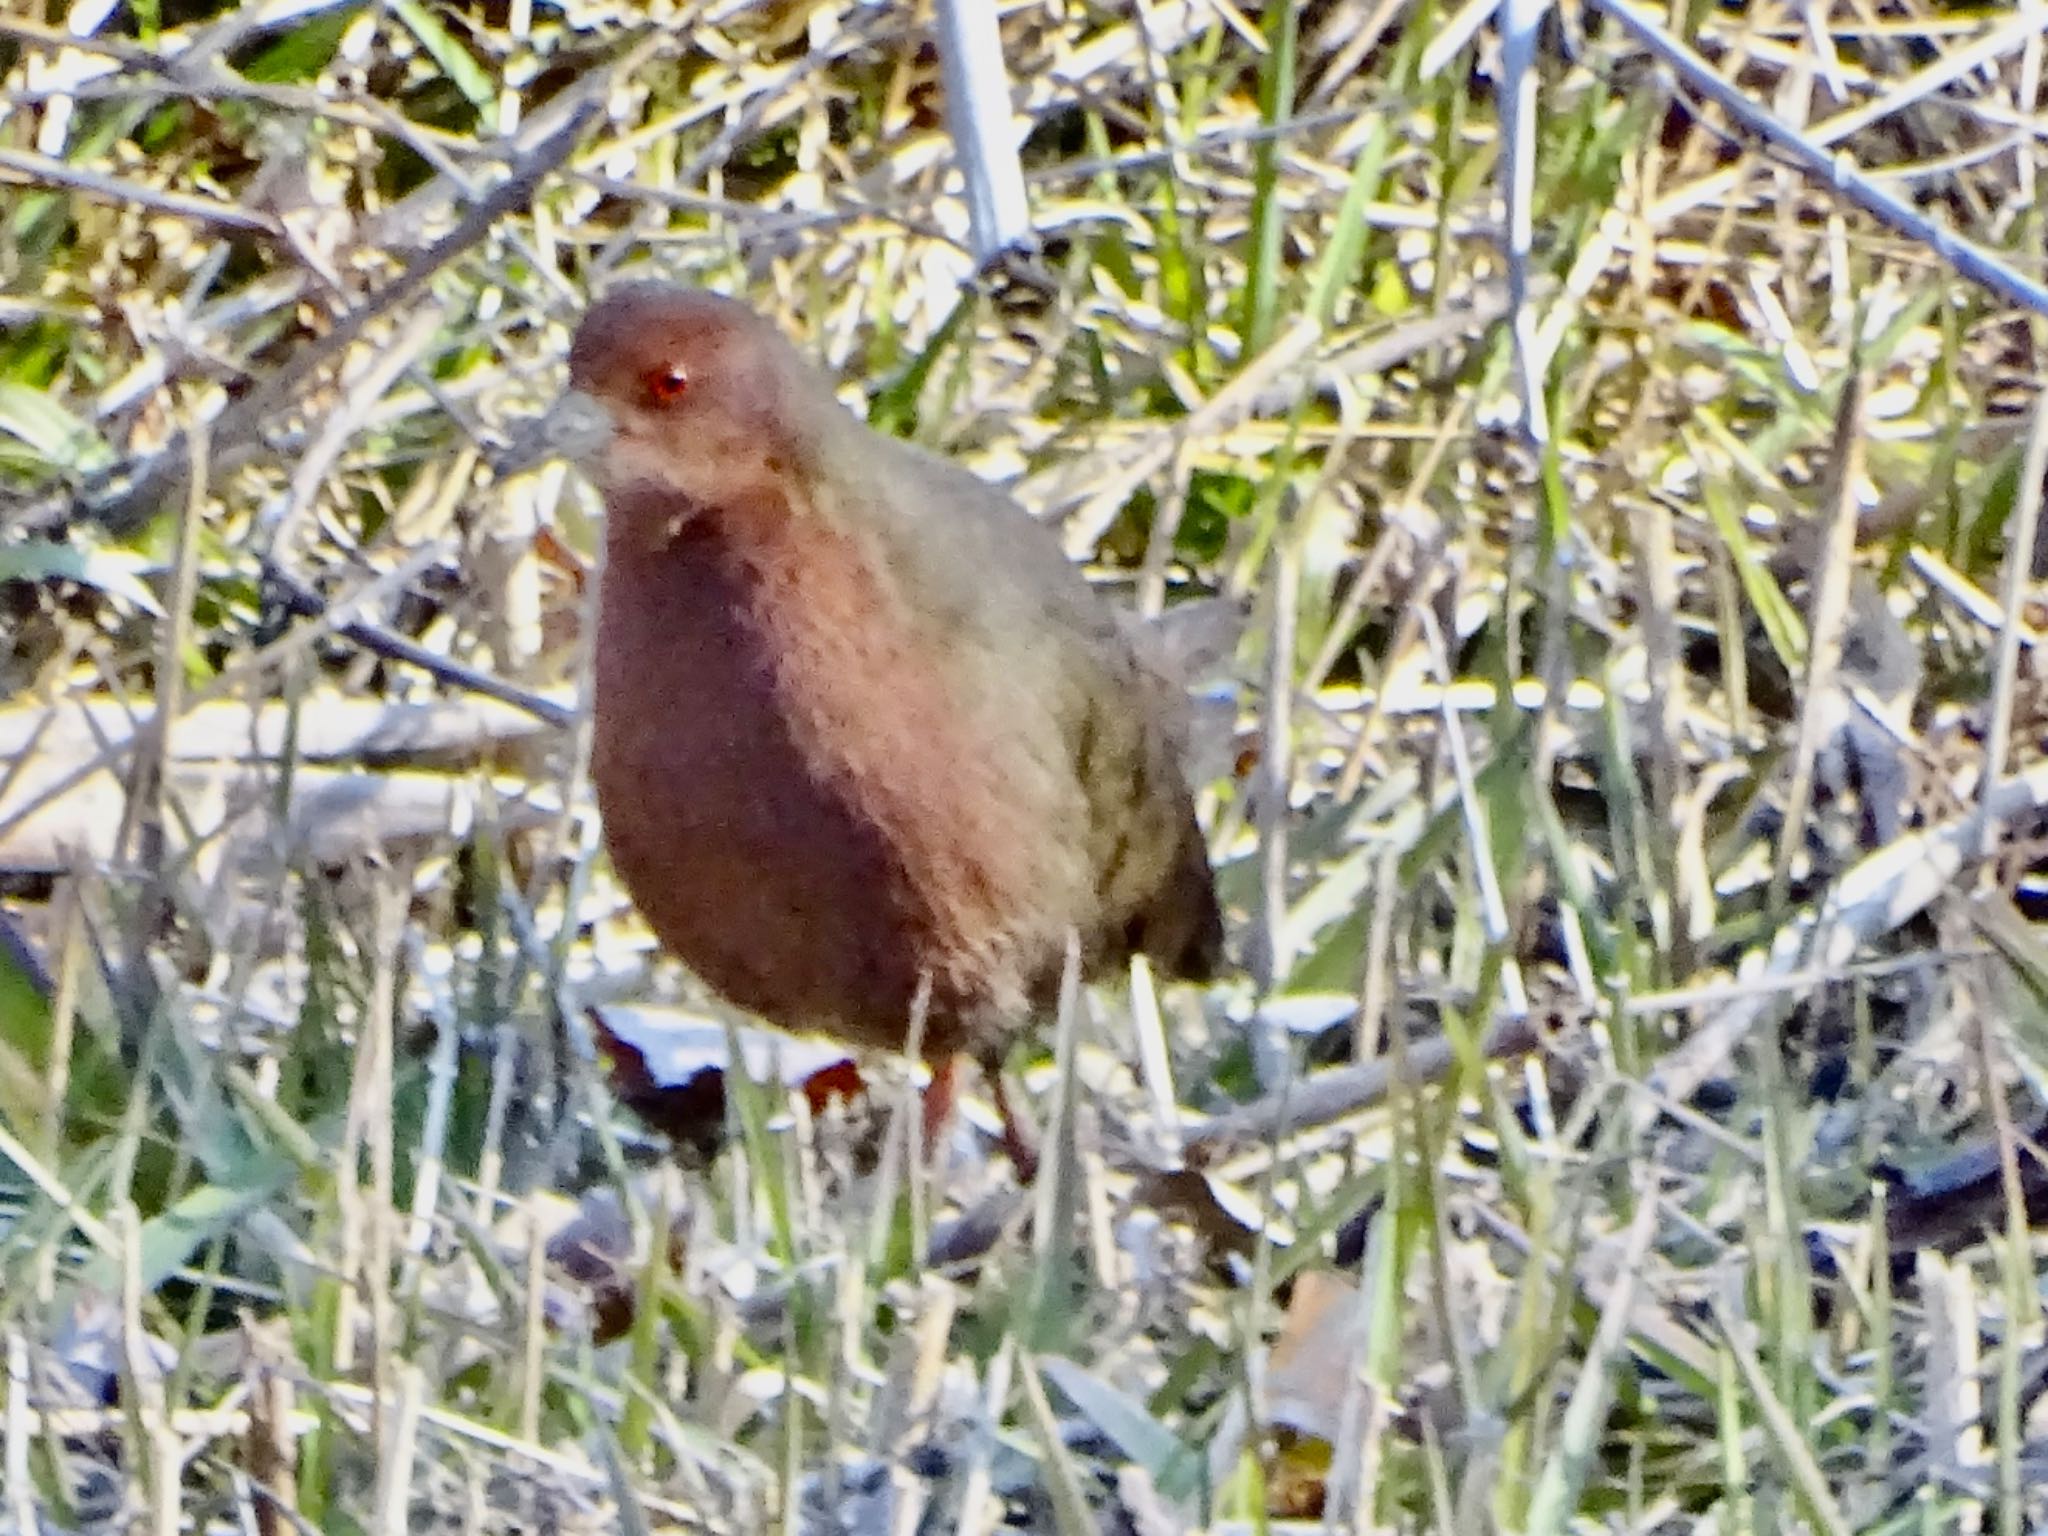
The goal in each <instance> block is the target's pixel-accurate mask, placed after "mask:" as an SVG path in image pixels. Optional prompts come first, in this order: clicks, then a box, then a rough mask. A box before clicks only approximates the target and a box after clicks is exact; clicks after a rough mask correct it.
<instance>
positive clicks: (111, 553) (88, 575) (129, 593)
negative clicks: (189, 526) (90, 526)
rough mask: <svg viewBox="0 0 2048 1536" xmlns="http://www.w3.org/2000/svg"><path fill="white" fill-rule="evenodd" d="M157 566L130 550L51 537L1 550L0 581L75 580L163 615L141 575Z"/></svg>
mask: <svg viewBox="0 0 2048 1536" xmlns="http://www.w3.org/2000/svg"><path fill="white" fill-rule="evenodd" d="M154 569H156V563H155V562H154V561H151V560H149V559H147V558H146V557H144V556H141V555H137V554H134V553H131V552H130V551H128V550H120V549H81V548H80V547H79V546H78V545H76V544H59V543H56V542H54V541H52V540H49V539H29V540H26V541H24V542H23V543H20V544H15V545H12V546H10V547H8V548H6V549H0V581H54V580H64V581H76V582H80V583H82V584H83V585H85V586H88V587H97V588H98V589H99V590H100V591H102V592H104V593H106V594H107V595H108V596H109V597H118V598H121V599H123V600H124V601H126V602H129V603H132V604H134V605H135V606H136V607H137V608H140V609H141V610H142V611H143V612H144V613H148V614H154V615H156V616H157V617H159V618H161V617H162V616H163V611H164V610H163V605H162V604H161V603H159V602H158V601H157V600H156V594H155V593H154V592H152V591H150V590H149V587H148V586H147V585H146V584H145V583H144V582H143V581H142V579H141V576H140V574H139V573H140V572H143V571H148V570H154Z"/></svg>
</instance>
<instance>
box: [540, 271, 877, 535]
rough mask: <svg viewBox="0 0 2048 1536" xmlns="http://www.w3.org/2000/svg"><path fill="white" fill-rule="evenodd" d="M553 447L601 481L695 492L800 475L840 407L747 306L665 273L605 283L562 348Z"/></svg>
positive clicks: (703, 496) (703, 495)
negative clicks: (565, 377)
mask: <svg viewBox="0 0 2048 1536" xmlns="http://www.w3.org/2000/svg"><path fill="white" fill-rule="evenodd" d="M569 386H570V388H569V393H568V395H567V396H565V397H564V399H563V401H562V404H561V405H560V406H559V407H558V408H557V410H556V413H555V415H556V418H557V421H556V427H555V430H554V432H553V434H552V435H553V440H554V446H555V447H556V448H557V450H558V451H560V452H563V453H565V454H567V455H568V456H570V457H571V458H575V459H577V460H579V461H580V462H581V463H582V464H583V466H584V467H585V469H586V470H587V471H588V472H589V473H590V475H591V477H592V478H593V479H594V480H595V481H596V482H597V484H598V486H599V488H600V489H602V490H604V491H606V492H607V493H611V492H614V491H632V490H634V489H636V488H649V489H652V488H660V489H663V490H666V491H672V492H679V493H681V494H682V495H683V496H685V497H688V498H689V499H690V500H692V501H696V502H711V501H715V500H716V499H717V498H718V497H719V496H720V495H721V494H722V493H725V494H729V493H730V492H731V491H732V490H734V489H735V488H737V487H741V486H744V485H746V484H748V483H750V482H753V481H754V480H756V479H757V477H762V476H771V477H772V476H786V475H789V474H792V473H796V474H801V473H803V472H804V471H805V468H806V466H807V465H808V464H809V463H811V462H812V461H813V460H814V458H815V455H816V446H817V440H818V438H819V435H820V434H821V433H822V432H824V431H825V430H827V429H828V426H829V423H830V420H831V418H832V417H833V416H835V415H837V414H839V413H838V406H837V403H836V401H834V400H833V398H832V395H831V392H830V388H829V386H827V385H826V384H825V383H824V381H823V380H822V378H821V377H820V376H818V375H817V374H816V373H815V372H814V371H813V370H812V369H811V368H810V366H809V365H808V364H806V363H805V362H804V360H803V359H802V358H801V357H800V356H799V355H798V354H797V352H796V349H795V348H794V347H792V346H791V345H790V343H789V342H788V340H787V339H785V338H784V337H783V335H782V334H781V332H779V331H778V330H776V329H775V327H774V326H772V325H771V324H769V322H767V321H766V320H763V319H762V318H761V317H760V316H759V315H756V314H755V313H754V312H753V311H752V310H750V309H748V308H747V307H746V306H745V305H743V304H739V303H736V302H734V301H733V300H731V299H727V298H722V297H720V296H719V295H718V294H715V293H706V292H703V291H701V290H697V289H689V288H680V287H677V286H675V285H673V284H670V283H660V282H639V283H629V284H623V285H621V286H619V287H616V288H614V289H613V290H612V291H611V292H610V293H608V294H607V295H606V296H605V297H604V299H603V300H602V301H601V302H600V303H598V304H597V306H596V307H595V308H593V309H592V310H591V311H590V313H589V314H588V315H586V316H585V317H584V320H583V324H582V325H581V326H579V327H578V328H577V331H576V339H575V341H574V343H573V344H572V345H571V347H570V349H569Z"/></svg>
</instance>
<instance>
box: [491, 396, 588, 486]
mask: <svg viewBox="0 0 2048 1536" xmlns="http://www.w3.org/2000/svg"><path fill="white" fill-rule="evenodd" d="M612 427H613V423H612V413H611V412H610V410H608V409H607V408H606V406H605V403H604V402H603V401H602V400H600V399H598V398H597V397H596V396H595V395H587V394H585V393H584V392H583V391H582V390H580V389H571V390H567V391H565V392H564V393H563V395H562V398H561V399H559V400H557V401H556V402H555V403H554V404H553V405H551V406H549V407H548V409H547V413H546V414H545V415H543V416H542V417H540V418H539V419H538V420H534V419H533V418H530V417H529V418H528V419H527V422H526V424H525V425H524V426H522V427H521V428H520V429H519V431H518V433H517V434H516V436H515V437H514V439H513V442H512V444H511V446H510V447H509V448H507V449H506V450H505V452H504V453H503V454H502V455H500V457H499V458H498V459H497V461H496V463H495V464H494V466H493V467H494V468H495V469H496V470H497V473H498V478H499V479H500V480H505V479H510V478H511V477H512V476H513V475H521V474H525V473H526V472H527V471H528V470H533V469H538V468H540V466H541V465H542V464H545V463H546V462H548V460H550V459H570V460H573V461H575V462H576V463H579V464H582V465H585V466H589V465H591V464H593V463H595V462H596V460H597V458H598V456H599V455H600V454H602V453H603V452H604V449H605V445H606V444H607V443H609V442H610V441H611V438H612Z"/></svg>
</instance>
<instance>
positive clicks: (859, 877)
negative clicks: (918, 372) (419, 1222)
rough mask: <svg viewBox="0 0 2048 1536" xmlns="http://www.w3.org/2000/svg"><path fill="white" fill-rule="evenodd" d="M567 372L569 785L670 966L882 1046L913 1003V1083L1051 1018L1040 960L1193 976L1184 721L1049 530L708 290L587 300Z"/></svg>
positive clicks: (789, 1022) (1203, 880)
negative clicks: (576, 720)
mask: <svg viewBox="0 0 2048 1536" xmlns="http://www.w3.org/2000/svg"><path fill="white" fill-rule="evenodd" d="M569 377H570V384H571V394H570V396H569V397H568V399H567V400H566V401H565V406H566V408H567V414H568V416H569V417H570V418H571V419H572V420H574V421H576V422H577V423H579V424H580V425H579V428H578V429H577V430H576V431H574V432H573V433H572V434H571V435H572V436H575V437H577V438H580V441H579V442H577V443H576V444H575V445H574V446H573V447H572V450H571V451H573V452H576V453H577V456H578V457H580V458H582V459H583V461H584V463H585V465H586V467H587V468H588V470H589V472H590V474H591V476H592V478H593V480H594V481H595V483H596V485H597V486H598V488H599V489H600V490H601V491H602V493H603V496H604V502H605V514H606V523H607V528H606V535H605V547H606V555H605V567H604V573H603V578H602V587H601V591H600V598H599V617H598V626H597V639H596V647H597V649H596V700H595V716H596V718H595V733H594V741H593V747H592V757H591V776H592V778H593V780H594V782H595V784H596V788H597V795H598V804H599V807H600V809H601V811H602V813H603V818H604V830H605V844H606V847H607V848H608V850H609V851H610V854H611V858H612V863H613V865H614V867H615V868H616V869H617V871H618V873H619V875H620V877H621V878H622V879H623V880H624V882H625V885H626V888H627V890H628V891H629V892H630V893H631V894H632V897H633V900H634V901H635V903H636V904H637V905H638V906H639V908H640V911H641V913H642V914H643V915H644V916H645V917H646V919H647V921H648V923H649V924H650V925H651V926H652V927H653V929H654V931H655V933H656V934H657V935H658V936H659V937H660V939H661V941H662V942H663V943H664V944H665V945H666V946H667V947H668V948H669V949H670V950H671V951H672V952H673V953H674V954H675V955H676V956H677V957H678V958H679V959H681V960H682V961H683V962H684V963H685V964H686V965H687V966H689V968H690V969H691V970H692V971H694V972H695V973H696V974H697V975H698V976H699V977H700V978H701V979H702V980H704V981H705V982H706V983H708V984H709V985H710V986H711V987H712V988H714V989H715V990H716V991H717V992H719V993H720V994H722V995H723V996H724V997H725V998H726V999H727V1000H728V1001H729V1002H731V1003H733V1004H735V1005H737V1006H738V1007H740V1008H743V1009H746V1010H748V1011H749V1012H752V1013H754V1014H757V1015H759V1016H760V1017H761V1018H763V1019H765V1020H767V1021H768V1022H770V1023H773V1024H776V1025H779V1026H782V1027H784V1028H787V1029H793V1030H809V1031H817V1032H820V1033H823V1034H827V1035H832V1036H836V1037H838V1038H840V1039H842V1040H844V1041H847V1042H849V1043H852V1044H858V1045H866V1046H881V1047H886V1048H888V1049H891V1050H901V1049H903V1048H904V1047H905V1045H906V1038H907V1032H908V1031H909V1029H910V1027H911V1019H912V1013H913V1009H914V1005H915V1002H916V999H917V997H918V994H919V991H920V988H921V986H923V985H924V984H926V983H928V984H929V994H928V1000H927V1010H926V1014H925V1020H924V1033H923V1038H922V1049H923V1054H924V1055H925V1057H926V1058H927V1059H928V1060H930V1061H931V1062H932V1063H933V1064H934V1067H935V1070H936V1071H937V1073H938V1075H939V1078H940V1080H941V1082H945V1081H946V1080H947V1077H948V1069H949V1068H950V1064H951V1062H952V1061H953V1059H954V1057H955V1056H956V1054H957V1053H959V1052H962V1051H965V1052H968V1053H970V1054H972V1055H974V1056H975V1057H977V1058H978V1059H979V1060H981V1061H982V1062H983V1063H985V1064H988V1065H990V1066H994V1065H996V1064H998V1063H999V1062H1000V1061H1001V1059H1002V1056H1003V1054H1004V1052H1005V1050H1006V1049H1007V1046H1008V1044H1009V1042H1010V1041H1011V1040H1012V1039H1013V1038H1014V1037H1015V1035H1016V1034H1017V1032H1018V1031H1019V1030H1020V1029H1022V1028H1023V1027H1024V1026H1025V1025H1026V1024H1027V1023H1028V1022H1029V1021H1030V1019H1031V1018H1032V1016H1033V1015H1034V1014H1043V1013H1044V1012H1045V1011H1047V1010H1048V1009H1049V1008H1050V1006H1051V1005H1052V1004H1053V1002H1054V1000H1055V998H1056V996H1057V992H1058V987H1059V982H1060V976H1061V972H1062V969H1063V966H1064V962H1065V953H1066V944H1067V935H1068V933H1069V931H1073V932H1076V933H1078V935H1079V942H1080V948H1081V957H1082V964H1083V967H1084V970H1085V972H1086V973H1087V974H1090V975H1094V974H1098V973H1102V972H1107V971H1110V970H1112V969H1113V968H1116V967H1119V966H1122V965H1124V964H1125V963H1126V962H1127V961H1128V960H1129V958H1130V957H1131V956H1132V955H1134V954H1144V955H1147V956H1149V957H1150V958H1151V959H1152V960H1153V961H1154V962H1155V963H1156V964H1157V965H1158V966H1159V967H1160V968H1161V969H1163V970H1164V971H1165V972H1166V973H1168V974H1170V975H1175V976H1181V977H1187V978H1191V979H1200V978H1204V977H1207V976H1208V975H1210V974H1211V973H1212V972H1213V970H1214V969H1215V967H1216V965H1217V964H1218V961H1219V959H1220V956H1221V951H1222V938H1223V926H1222V919H1221V916H1220V914H1219V912H1218V910H1217V904H1216V895H1215V889H1214V885H1213V883H1212V879H1211V875H1210V869H1209V860H1208V853H1207V849H1206V847H1205V845H1204V843H1203V839H1202V834H1201V829H1200V827H1199V826H1198V825H1197V824H1196V821H1195V815H1194V809H1193V804H1192V801H1191V798H1190V796H1189V792H1188V786H1187V782H1186V779H1185V777H1184V775H1183V771H1182V767H1181V754H1182V750H1183V715H1184V712H1185V703H1186V701H1185V696H1184V694H1183V692H1182V689H1181V686H1180V683H1179V682H1178V681H1177V680H1175V679H1173V678H1170V677H1168V676H1166V675H1165V670H1164V668H1163V667H1161V666H1159V665H1156V664H1155V663H1154V662H1152V661H1151V660H1149V659H1148V658H1147V656H1146V655H1145V654H1143V650H1142V645H1141V642H1140V640H1139V639H1137V638H1135V637H1134V633H1133V629H1132V627H1129V626H1126V625H1125V624H1124V623H1121V622H1120V621H1119V618H1118V615H1117V613H1116V612H1115V610H1114V609H1113V608H1112V607H1111V606H1110V605H1109V604H1108V603H1107V602H1106V601H1105V600H1104V599H1103V598H1102V597H1101V596H1100V595H1099V594H1098V593H1096V591H1095V590H1094V589H1093V588H1091V587H1090V586H1089V585H1088V583H1087V582H1086V581H1085V580H1084V579H1083V578H1082V576H1081V574H1080V573H1079V572H1078V571H1077V570H1076V569H1075V568H1074V567H1073V566H1072V565H1071V564H1069V563H1068V562H1067V560H1066V559H1065V558H1064V556H1063V555H1062V554H1061V552H1060V549H1059V546H1058V544H1057V542H1056V540H1055V539H1054V537H1053V534H1052V532H1051V531H1050V530H1049V529H1047V528H1046V527H1044V526H1043V525H1041V524H1040V523H1038V522H1037V521H1036V520H1034V519H1033V518H1032V517H1031V515H1030V514H1029V513H1027V512H1026V511H1025V510H1024V509H1023V508H1022V507H1021V506H1019V505H1018V504H1017V503H1016V502H1015V501H1013V500H1012V499H1011V498H1010V497H1008V496H1006V495H1004V494H1003V493H1002V492H1001V491H998V490H996V489H994V488H993V487H991V486H989V485H988V484H986V483H985V482H983V481H981V480H979V479H976V478H975V477H974V476H973V475H971V474H969V473H967V472H966V471H965V470H962V469H960V468H959V467H957V466H955V465H953V464H950V463H948V462H946V461H945V460H943V459H941V458H938V457H936V456H934V455H932V454H929V453H927V452H925V451H923V450H922V449H919V448H917V447H914V446H912V445H910V444H908V443H904V442H900V441H898V440H896V439H893V438H888V437H884V436H882V435H881V434H879V433H877V432H874V431H873V430H871V429H870V428H869V427H868V426H867V425H866V424H865V423H863V422H861V421H859V420H858V419H856V418H855V417H854V416H852V415H850V414H849V413H848V412H847V411H846V410H845V409H844V408H843V407H841V405H840V404H839V402H838V400H837V399H836V398H835V396H834V394H833V390H832V386H831V384H830V383H829V382H828V381H827V379H826V378H825V377H824V376H823V375H822V374H821V373H820V372H819V371H818V370H817V369H815V368H814V367H812V366H811V365H810V364H809V363H808V362H806V361H805V359H804V358H803V357H802V356H801V355H800V354H799V353H798V352H797V350H796V348H795V347H793V346H792V345H791V344H790V342H789V341H788V340H787V339H785V338H784V337H783V336H782V335H781V333H780V332H778V331H777V330H776V329H775V328H774V327H773V326H772V325H770V324H769V323H768V322H766V321H765V320H763V319H762V318H761V317H760V316H758V315H756V314H754V313H753V312H752V311H751V310H749V309H748V308H746V307H745V306H744V305H741V304H739V303H736V302H734V301H732V300H729V299H725V298H721V297H719V296H717V295H715V294H710V293H703V292H697V291H692V290H688V289H683V288H678V287H674V286H671V285H668V284H664V283H635V284H632V285H629V286H624V287H620V288H617V289H614V290H613V291H612V292H611V293H610V294H609V295H608V296H607V297H606V298H605V299H604V300H603V302H601V303H600V304H598V305H597V306H596V307H595V308H594V309H592V310H591V312H590V313H589V315H588V316H587V317H586V318H585V319H584V321H583V324H582V326H581V328H580V329H579V330H578V331H577V333H576V339H575V344H574V346H573V347H572V349H571V351H570V354H569ZM997 1081H998V1084H999V1082H1000V1079H997ZM928 1113H929V1107H928Z"/></svg>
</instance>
